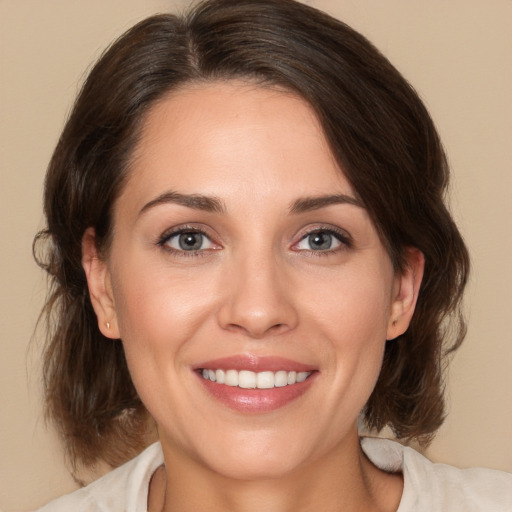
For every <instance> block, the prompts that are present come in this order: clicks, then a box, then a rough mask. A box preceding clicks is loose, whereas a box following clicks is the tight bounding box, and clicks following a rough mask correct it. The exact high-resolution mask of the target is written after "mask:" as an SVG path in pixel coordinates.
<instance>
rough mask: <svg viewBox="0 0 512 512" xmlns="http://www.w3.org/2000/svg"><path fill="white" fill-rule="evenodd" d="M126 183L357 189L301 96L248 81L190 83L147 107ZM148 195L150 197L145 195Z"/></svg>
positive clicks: (184, 188)
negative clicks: (343, 169) (353, 187)
mask: <svg viewBox="0 0 512 512" xmlns="http://www.w3.org/2000/svg"><path fill="white" fill-rule="evenodd" d="M130 167H131V169H130V177H129V180H128V184H127V187H126V188H127V189H131V191H132V192H134V191H135V192H136V195H138V196H140V200H141V201H142V200H143V199H144V198H146V199H147V198H148V197H150V196H152V195H153V196H154V195H157V194H160V193H162V191H163V189H165V188H170V189H171V188H172V189H173V190H178V191H179V192H182V193H198V192H200V193H203V194H209V195H216V196H220V197H224V196H226V195H227V196H229V195H230V194H231V195H233V194H240V193H241V192H242V190H241V189H240V187H242V188H244V189H246V190H245V191H247V189H250V190H251V192H252V196H253V198H257V197H258V196H259V195H260V196H263V195H265V194H268V193H272V192H275V189H276V187H278V188H280V192H281V196H285V195H288V196H290V197H289V199H290V200H293V199H294V196H305V195H308V196H310V195H315V194H322V193H326V192H332V191H333V189H336V190H337V191H339V192H341V193H345V194H351V195H353V191H352V188H351V186H350V184H349V183H348V181H347V179H346V178H345V176H344V175H343V173H342V171H341V169H340V168H339V166H338V164H337V163H336V161H335V159H334V157H333V155H332V152H331V150H330V148H329V145H328V143H327V141H326V138H325V136H324V134H323V130H322V127H321V125H320V123H319V121H318V119H317V117H316V115H315V113H314V111H313V109H312V108H311V107H310V105H309V104H308V103H307V102H306V101H305V100H303V99H302V98H301V97H299V96H297V95H295V94H293V93H291V92H288V91H285V90H282V89H277V88H270V87H261V86H258V85H255V84H252V83H247V82H237V81H236V82H235V81H230V82H214V83H208V84H192V85H187V86H186V87H183V88H181V89H179V90H177V91H173V92H172V93H171V94H169V95H168V96H167V97H165V98H164V99H162V100H161V101H159V102H158V103H157V104H156V105H155V106H153V108H152V109H151V110H150V111H149V113H148V115H147V117H146V119H145V121H144V125H143V129H142V132H141V137H140V139H139V142H138V144H137V146H136V148H135V151H134V155H133V159H132V162H131V166H130ZM143 196H144V197H143Z"/></svg>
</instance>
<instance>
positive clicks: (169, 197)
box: [139, 190, 225, 216]
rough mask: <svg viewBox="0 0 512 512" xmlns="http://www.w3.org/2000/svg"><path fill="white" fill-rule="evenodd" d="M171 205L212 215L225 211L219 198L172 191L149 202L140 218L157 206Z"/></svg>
mask: <svg viewBox="0 0 512 512" xmlns="http://www.w3.org/2000/svg"><path fill="white" fill-rule="evenodd" d="M169 203H171V204H179V205H182V206H186V207H188V208H193V209H194V210H202V211H205V212H211V213H223V212H224V211H225V208H224V204H223V202H222V201H221V200H220V199H219V198H217V197H214V196H204V195H201V194H181V193H179V192H176V191H174V190H170V191H168V192H164V193H163V194H161V195H159V196H158V197H156V198H155V199H153V200H151V201H149V203H146V204H145V205H144V206H143V207H142V209H141V210H140V212H139V216H140V215H142V214H143V213H145V212H147V211H148V210H150V209H151V208H154V207H155V206H159V205H162V204H169Z"/></svg>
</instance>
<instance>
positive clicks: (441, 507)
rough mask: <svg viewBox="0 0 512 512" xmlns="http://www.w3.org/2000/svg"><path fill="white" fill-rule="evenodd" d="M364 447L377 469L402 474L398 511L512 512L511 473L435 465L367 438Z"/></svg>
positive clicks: (395, 446)
mask: <svg viewBox="0 0 512 512" xmlns="http://www.w3.org/2000/svg"><path fill="white" fill-rule="evenodd" d="M361 445H362V447H363V450H364V451H365V453H366V455H367V456H368V457H369V458H370V460H371V461H372V462H373V463H374V464H375V465H376V466H378V467H380V468H381V469H383V470H386V471H401V472H402V473H403V475H404V491H403V496H402V501H401V503H400V507H399V509H398V512H409V511H415V512H423V511H425V512H427V511H432V510H436V511H440V512H441V511H447V512H453V511H464V512H472V511H474V512H480V511H481V512H510V511H512V473H506V472H503V471H496V470H492V469H485V468H470V469H458V468H455V467H453V466H448V465H446V464H435V463H433V462H430V461H429V460H428V459H426V458H425V457H423V456H422V455H421V454H419V453H418V452H416V451H415V450H413V449H412V448H408V447H404V446H402V445H400V444H399V443H396V442H394V441H389V440H383V439H372V438H364V439H363V440H362V443H361Z"/></svg>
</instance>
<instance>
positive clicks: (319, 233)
mask: <svg viewBox="0 0 512 512" xmlns="http://www.w3.org/2000/svg"><path fill="white" fill-rule="evenodd" d="M343 245H347V246H348V245H349V240H348V237H346V236H344V235H342V234H341V233H337V232H335V231H333V230H328V229H317V230H315V231H311V232H309V233H307V234H306V235H305V236H304V237H302V238H301V240H300V241H299V242H298V243H297V244H296V245H295V249H296V250H299V251H318V252H327V251H335V250H336V249H338V248H340V247H341V246H343Z"/></svg>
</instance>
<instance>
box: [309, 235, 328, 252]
mask: <svg viewBox="0 0 512 512" xmlns="http://www.w3.org/2000/svg"><path fill="white" fill-rule="evenodd" d="M331 241H332V235H330V234H329V233H314V234H312V235H309V243H310V244H311V247H312V248H313V249H330V247H331Z"/></svg>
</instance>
